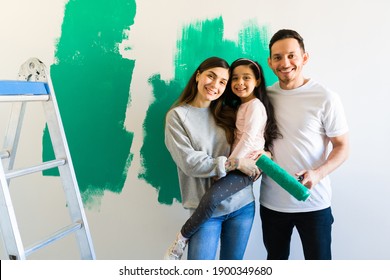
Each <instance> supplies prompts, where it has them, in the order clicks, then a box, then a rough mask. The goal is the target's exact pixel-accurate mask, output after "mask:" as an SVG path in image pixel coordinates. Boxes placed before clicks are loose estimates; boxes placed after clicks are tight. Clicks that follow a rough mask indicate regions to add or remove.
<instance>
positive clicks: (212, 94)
mask: <svg viewBox="0 0 390 280" xmlns="http://www.w3.org/2000/svg"><path fill="white" fill-rule="evenodd" d="M228 79H229V70H228V69H225V68H222V67H215V68H210V69H207V70H205V71H203V72H202V73H198V74H197V75H196V81H197V83H198V93H197V96H196V99H197V101H198V102H202V103H205V104H207V103H208V104H209V103H210V102H211V101H214V100H216V99H218V98H219V97H220V96H221V95H222V94H223V92H224V91H225V89H226V85H227V82H228Z"/></svg>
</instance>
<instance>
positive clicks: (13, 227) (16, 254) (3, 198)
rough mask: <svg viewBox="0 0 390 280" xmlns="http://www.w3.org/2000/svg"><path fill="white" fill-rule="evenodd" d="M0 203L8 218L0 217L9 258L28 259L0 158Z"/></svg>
mask: <svg viewBox="0 0 390 280" xmlns="http://www.w3.org/2000/svg"><path fill="white" fill-rule="evenodd" d="M0 184H1V189H0V205H1V207H2V210H3V211H6V213H2V216H3V215H6V216H7V218H2V219H0V225H1V233H2V235H3V241H4V245H5V248H6V251H7V254H8V257H9V259H20V260H24V259H26V255H25V253H24V249H23V248H24V247H23V242H22V238H21V236H20V231H19V227H18V223H17V220H16V215H15V210H14V207H13V204H12V199H11V194H10V192H9V188H8V183H7V179H6V177H5V173H4V169H3V163H2V160H0Z"/></svg>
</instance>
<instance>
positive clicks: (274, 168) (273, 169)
mask: <svg viewBox="0 0 390 280" xmlns="http://www.w3.org/2000/svg"><path fill="white" fill-rule="evenodd" d="M256 165H257V166H258V167H259V168H260V169H261V170H262V171H263V172H264V173H265V174H267V176H268V177H270V178H271V179H273V180H274V181H275V182H276V183H278V184H279V185H280V186H281V187H282V188H283V189H285V190H286V191H287V192H288V193H290V194H291V195H292V196H293V197H295V198H296V199H298V200H301V201H305V200H306V199H307V198H308V197H309V196H310V192H309V189H308V188H306V187H305V186H304V185H302V184H301V183H299V182H298V180H297V179H296V178H294V177H293V176H291V175H290V174H289V173H287V171H286V170H284V169H283V168H281V167H280V166H279V165H278V164H276V163H275V162H274V161H272V160H271V159H270V158H269V157H267V156H265V155H262V156H261V157H260V158H259V159H258V160H257V162H256Z"/></svg>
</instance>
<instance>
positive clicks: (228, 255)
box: [219, 202, 255, 260]
mask: <svg viewBox="0 0 390 280" xmlns="http://www.w3.org/2000/svg"><path fill="white" fill-rule="evenodd" d="M254 216H255V202H251V203H249V204H247V205H246V206H244V207H242V208H240V209H238V210H237V211H234V212H233V213H230V214H229V215H226V216H225V221H224V222H223V224H222V233H221V249H220V254H219V258H220V259H221V260H242V259H243V258H244V254H245V250H246V246H247V244H248V240H249V235H250V233H251V229H252V225H253V219H254Z"/></svg>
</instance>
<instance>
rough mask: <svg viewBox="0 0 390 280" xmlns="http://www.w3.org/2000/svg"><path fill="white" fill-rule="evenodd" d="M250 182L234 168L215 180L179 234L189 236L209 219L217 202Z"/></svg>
mask: <svg viewBox="0 0 390 280" xmlns="http://www.w3.org/2000/svg"><path fill="white" fill-rule="evenodd" d="M252 183H253V180H252V178H250V177H249V176H247V175H245V174H244V173H242V172H240V171H236V170H235V171H232V172H230V173H228V174H227V175H226V176H225V177H222V178H221V179H219V180H218V181H216V182H215V183H214V184H213V185H212V187H211V188H210V189H208V190H207V192H206V193H205V194H204V195H203V197H202V199H201V200H200V202H199V205H198V207H197V208H196V209H195V211H194V213H193V214H192V215H191V217H190V218H189V219H188V220H187V221H186V223H185V224H184V225H183V227H182V229H181V234H182V235H183V236H184V237H187V238H190V237H191V236H192V235H193V234H194V233H195V232H196V231H197V230H198V229H199V227H200V226H201V225H202V224H203V223H204V222H206V221H207V220H208V219H210V217H211V216H212V215H213V212H214V210H215V208H217V206H218V204H220V203H221V202H222V201H223V200H225V199H226V198H228V197H230V196H232V195H233V194H235V193H237V192H239V191H241V190H242V189H244V188H246V187H247V186H249V185H250V184H252Z"/></svg>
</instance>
